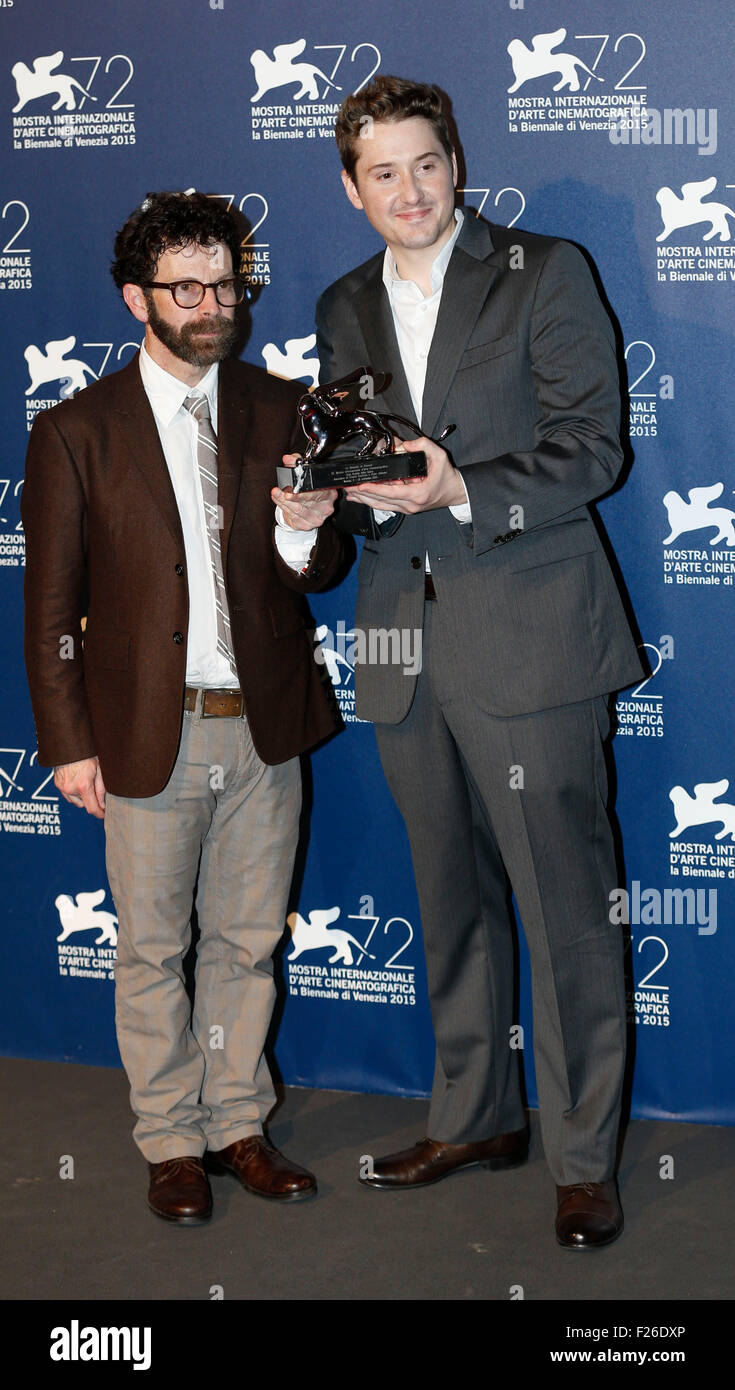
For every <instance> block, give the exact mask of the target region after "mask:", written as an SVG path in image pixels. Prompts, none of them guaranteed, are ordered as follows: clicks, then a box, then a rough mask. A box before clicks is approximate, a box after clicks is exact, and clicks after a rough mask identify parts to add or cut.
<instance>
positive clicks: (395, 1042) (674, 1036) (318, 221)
mask: <svg viewBox="0 0 735 1390" xmlns="http://www.w3.org/2000/svg"><path fill="white" fill-rule="evenodd" d="M0 35H1V37H2V54H3V57H2V60H1V62H0V150H1V151H2V154H1V156H0V157H1V161H2V162H1V166H0V167H1V169H2V183H1V186H0V314H2V321H3V372H2V381H1V383H0V392H1V393H2V406H3V420H4V430H3V436H2V454H1V455H0V475H1V476H0V594H1V595H2V612H3V624H2V669H3V686H4V689H3V699H2V705H1V706H0V717H1V719H2V726H1V727H0V745H2V746H0V826H1V827H2V834H1V835H0V855H1V856H2V858H1V864H2V875H3V906H2V918H3V920H2V969H1V970H0V997H1V1002H2V1007H1V1009H0V1020H1V1022H0V1046H1V1047H2V1049H3V1051H5V1052H6V1053H9V1054H14V1055H19V1056H29V1057H45V1058H55V1059H62V1058H63V1059H76V1060H79V1061H86V1062H95V1063H108V1064H111V1065H118V1064H119V1059H118V1054H117V1048H116V1043H115V1037H114V1028H113V1014H112V997H113V985H112V965H113V960H114V947H115V923H114V905H113V903H112V899H111V895H110V891H109V887H108V884H107V881H106V878H105V872H104V846H103V830H102V826H101V825H100V823H99V822H97V821H92V820H91V819H90V818H88V817H87V816H86V815H83V814H82V813H80V812H78V811H76V810H74V809H73V808H71V807H69V806H68V805H67V804H66V803H65V802H64V801H63V800H61V799H60V798H59V797H58V795H57V794H56V791H55V788H54V786H53V782H52V780H51V774H50V772H49V770H48V769H43V768H40V767H38V766H37V762H36V747H35V736H34V729H33V720H32V715H31V709H30V703H29V699H28V695H27V690H26V685H25V676H24V668H23V655H22V581H23V564H24V549H23V532H22V528H21V526H20V519H19V494H20V489H21V487H22V480H23V466H24V455H25V447H26V443H27V431H28V429H29V428H30V425H31V423H32V420H33V417H34V415H35V414H36V412H37V411H38V410H42V409H46V408H48V407H49V406H51V405H53V404H54V403H55V402H56V401H58V400H59V398H60V397H61V396H62V395H64V394H69V393H73V392H74V391H76V390H80V389H84V386H85V385H86V384H88V383H89V382H90V381H91V380H94V379H96V378H98V377H100V376H102V375H103V374H106V373H109V372H112V371H115V370H116V369H117V368H118V367H119V366H120V365H121V364H122V363H123V362H124V361H126V360H127V359H128V357H129V355H130V354H131V353H132V352H133V351H134V350H135V346H136V345H137V343H138V342H139V340H140V334H139V328H138V325H137V324H136V323H135V322H134V321H133V319H132V318H131V317H130V316H129V315H128V313H127V311H126V310H125V308H124V306H123V305H122V302H121V300H120V298H119V297H118V294H117V292H116V290H115V289H114V286H113V284H112V281H111V279H110V277H109V275H108V270H107V267H108V264H109V259H110V255H111V250H112V243H113V239H114V235H115V232H116V230H117V228H118V227H119V226H120V225H121V224H122V222H123V221H124V220H125V218H126V217H127V215H128V214H129V212H130V211H131V210H132V209H133V208H134V207H135V206H136V205H137V204H138V203H139V202H140V201H141V199H142V197H143V196H144V194H145V193H146V192H147V191H149V190H152V189H162V188H171V189H186V188H197V189H200V190H202V191H204V192H207V193H210V194H211V195H212V196H216V197H219V198H221V199H223V200H224V201H225V202H227V203H228V204H230V205H234V206H237V207H239V208H241V209H242V210H243V211H244V213H245V215H246V217H247V218H248V219H249V222H250V225H251V229H252V230H251V232H250V234H249V237H248V239H247V242H246V245H245V248H244V251H245V264H246V269H247V273H248V274H249V276H250V278H251V280H252V282H253V283H254V284H257V285H258V286H259V287H260V288H259V292H258V297H257V300H256V302H255V304H254V307H253V313H252V333H251V336H250V339H249V342H248V344H247V347H246V349H245V353H244V355H245V356H246V357H247V358H248V359H249V360H251V361H253V362H257V363H260V364H267V365H268V367H269V369H270V370H273V371H276V372H278V373H280V374H281V375H285V376H291V377H294V378H296V377H298V378H302V379H303V380H305V381H307V382H309V383H311V382H312V381H314V380H315V373H316V370H317V364H316V361H315V354H314V336H313V335H314V329H313V306H314V303H315V300H316V297H317V295H318V293H319V292H320V290H321V289H322V288H324V286H325V285H326V284H328V283H329V282H330V281H331V280H333V279H334V278H335V277H336V276H337V275H339V274H341V273H342V272H344V271H346V270H347V269H349V268H350V267H351V266H353V265H355V264H357V263H358V262H360V261H362V260H364V259H365V258H366V257H367V256H368V255H370V254H372V253H373V252H374V251H375V250H376V249H378V248H377V243H376V239H375V234H374V233H373V232H372V229H371V228H370V227H369V225H368V223H367V222H366V220H365V218H364V217H363V216H362V214H357V213H355V212H354V211H353V210H352V209H351V207H350V206H349V204H348V202H347V200H346V198H345V197H344V194H343V192H342V188H341V184H340V180H339V161H338V158H337V153H336V147H335V144H334V140H333V137H332V134H331V128H332V122H333V117H334V112H335V110H336V107H337V105H338V103H339V101H340V100H341V97H342V95H343V94H344V93H345V92H347V91H348V90H350V89H352V90H354V89H355V88H357V87H358V86H360V85H362V84H364V83H365V82H366V81H367V80H368V79H369V77H370V76H371V75H372V73H373V72H377V71H381V72H393V73H399V74H402V75H406V76H413V77H416V78H419V79H422V80H429V81H434V82H436V83H438V84H439V85H440V86H442V87H443V88H444V89H445V90H446V91H447V92H448V93H449V94H450V96H451V98H452V101H453V111H454V116H455V119H456V122H457V126H458V130H459V133H460V138H461V145H462V156H463V158H462V178H461V183H462V187H463V192H462V193H461V194H460V198H461V201H463V202H464V203H465V204H466V205H467V206H468V207H469V208H473V209H475V210H476V211H478V212H481V213H482V214H483V215H484V216H486V217H488V218H489V219H490V220H495V221H499V222H502V223H505V224H513V225H515V224H518V225H520V226H522V227H524V228H528V229H530V230H532V231H538V232H544V233H550V234H554V235H559V236H563V237H569V238H571V239H573V240H575V241H578V242H580V243H581V244H582V245H584V246H585V247H586V248H587V249H588V250H589V252H590V253H591V255H592V256H593V258H594V260H595V262H596V264H597V266H598V268H599V271H600V275H601V277H602V281H603V284H604V286H605V289H606V292H607V295H608V297H609V300H610V304H611V306H612V309H613V311H614V314H615V315H616V317H617V319H618V321H619V324H620V330H621V343H622V347H623V348H624V352H625V360H626V366H627V373H628V381H629V393H630V402H629V409H630V434H631V443H632V446H633V449H634V451H635V463H634V466H633V468H632V471H631V474H630V478H629V480H628V481H627V483H626V485H625V487H624V488H623V489H622V490H620V491H619V492H617V493H616V494H615V495H614V496H613V497H611V498H609V499H607V500H606V501H605V502H603V503H602V504H601V507H600V513H601V515H602V517H603V519H604V523H605V525H606V527H607V530H608V532H609V535H610V537H611V539H612V541H613V544H614V548H615V550H616V552H617V555H618V558H619V561H620V565H621V568H622V571H623V574H624V576H625V580H626V582H627V587H628V590H629V592H630V595H631V598H632V601H633V604H634V607H635V611H636V614H637V617H638V622H639V625H640V629H641V632H642V636H643V640H644V642H645V643H646V646H647V648H648V652H649V657H650V660H651V666H652V670H653V672H654V674H653V676H652V677H651V679H650V680H649V681H648V682H647V683H645V684H644V685H642V686H641V687H639V688H638V689H635V690H632V691H627V692H625V693H624V695H623V696H622V697H621V699H620V700H619V705H618V711H619V731H618V736H617V738H616V740H615V747H616V758H617V767H618V784H619V789H618V801H617V808H618V816H619V820H620V823H621V827H622V831H623V837H624V843H625V849H626V870H627V883H628V891H629V902H628V903H627V907H628V909H629V916H630V924H631V938H632V940H631V947H630V949H631V953H632V961H631V971H632V981H633V984H634V990H633V992H632V995H631V999H630V1011H631V1017H632V1018H635V1020H636V1023H637V1024H638V1025H639V1026H638V1027H637V1028H636V1029H635V1033H636V1043H637V1048H636V1052H637V1056H636V1073H635V1087H634V1098H633V1109H634V1113H635V1114H637V1115H649V1116H675V1117H677V1118H681V1119H697V1120H705V1121H715V1122H721V1123H723V1122H728V1123H732V1122H733V1120H735V1108H734V1106H733V1097H732V1088H731V1086H729V1085H728V1079H729V1078H728V1063H729V1060H730V1058H731V1056H732V1048H733V1036H732V1034H733V1025H732V1012H731V1010H730V1007H729V992H730V983H729V981H730V979H731V978H732V975H733V964H734V962H733V944H732V925H731V924H732V919H733V906H734V903H735V882H734V880H735V793H734V792H733V791H731V790H730V789H729V787H728V782H729V781H735V753H734V752H733V739H732V716H731V705H732V696H731V687H732V680H731V674H732V657H731V647H730V640H729V634H730V631H731V628H732V617H733V605H734V604H735V587H734V586H733V576H734V575H735V510H734V509H733V495H734V488H735V482H734V475H733V464H732V456H733V449H732V431H731V416H732V406H731V389H730V379H731V370H732V362H733V357H732V334H733V328H732V309H731V306H732V296H733V281H735V239H734V237H733V228H734V227H735V211H733V206H732V205H733V204H734V203H735V160H734V158H733V138H732V137H733V95H732V92H733V83H732V67H731V64H732V58H731V54H732V42H733V37H734V35H733V16H732V12H731V9H730V7H729V5H727V4H723V3H722V2H721V0H700V3H699V4H698V5H697V6H695V7H693V6H691V5H689V4H685V3H684V0H647V3H646V4H645V5H643V4H641V3H640V0H615V3H611V2H610V0H607V3H605V2H604V0H558V3H557V0H547V3H545V4H544V5H543V6H539V5H537V4H534V3H533V0H529V3H528V4H526V5H524V3H523V0H457V2H456V3H455V4H454V5H453V6H452V7H451V8H449V7H436V8H435V9H434V10H433V11H432V12H431V13H430V14H428V15H427V11H426V7H425V5H423V4H421V3H418V0H403V2H402V3H401V5H400V6H397V5H396V4H395V3H394V2H393V0H374V2H373V3H372V4H371V5H370V6H367V7H366V6H356V7H354V8H353V10H352V11H349V10H348V9H346V8H345V7H344V6H343V5H338V4H337V3H336V0H315V3H314V4H313V5H312V6H310V7H309V8H308V9H305V8H304V7H303V6H302V5H297V4H294V3H291V2H290V0H274V3H273V4H272V5H270V6H269V7H267V8H266V7H262V12H261V13H259V12H258V10H257V9H256V8H255V7H253V6H251V5H246V4H245V3H243V0H221V3H220V2H219V0H175V2H174V0H158V3H157V4H155V5H150V4H149V3H143V0H119V3H118V4H117V5H116V6H115V7H114V8H112V7H110V8H107V7H103V6H101V5H100V4H99V3H98V2H96V0H77V3H76V4H75V5H74V7H73V8H72V7H69V6H67V5H65V4H64V3H63V0H0ZM354 588H355V585H354V574H352V575H350V576H349V577H348V579H347V580H346V581H345V583H344V584H343V585H342V586H341V587H340V588H339V589H337V590H334V591H332V592H331V593H329V594H325V595H321V596H318V598H316V599H315V600H314V601H313V604H312V609H313V612H314V617H315V620H316V623H317V624H318V631H317V638H318V640H319V642H320V643H321V648H322V652H323V656H324V659H325V660H326V662H327V667H328V670H329V672H330V675H331V677H332V679H333V682H334V685H335V688H336V691H337V695H338V698H339V701H340V704H341V707H342V710H343V713H344V715H345V717H346V719H347V721H348V727H347V730H346V732H345V733H343V734H342V735H341V736H340V737H339V738H338V739H337V740H335V741H333V742H332V743H331V744H330V745H329V746H327V747H325V748H323V749H322V750H320V751H319V752H318V754H316V755H315V756H314V758H313V760H312V764H313V782H314V807H313V817H312V826H311V840H310V845H309V853H308V858H307V862H306V872H305V876H304V880H303V886H302V891H301V897H300V902H299V917H298V918H295V919H294V921H293V926H294V927H295V931H294V935H293V940H289V941H288V943H287V945H286V948H285V950H284V953H283V960H282V964H281V967H280V969H281V971H282V975H283V980H284V982H285V985H286V989H287V997H286V1001H285V1007H284V1010H283V1016H282V1019H281V1024H280V1032H279V1036H278V1043H277V1057H278V1060H279V1063H280V1067H281V1071H282V1073H283V1076H284V1079H285V1080H286V1081H287V1082H293V1083H299V1084H308V1085H317V1086H320V1085H323V1086H330V1087H338V1088H339V1087H342V1088H346V1089H354V1090H385V1091H393V1092H397V1093H399V1094H403V1095H424V1094H426V1093H427V1092H428V1090H429V1087H430V1082H431V1074H432V1067H433V1040H432V1032H431V1022H430V1017H429V1011H428V1005H427V999H426V986H425V973H424V964H423V948H422V942H421V931H420V922H419V918H418V910H417V904H416V896H415V889H414V884H413V878H412V872H411V867H410V859H409V854H408V849H407V843H406V839H405V833H404V830H403V826H402V822H401V821H400V819H399V817H398V815H397V812H396V811H395V808H394V807H393V804H392V801H391V799H390V797H389V795H388V792H387V789H386V787H385V784H384V781H383V777H382V772H381V770H380V766H379V763H378V760H377V755H376V751H375V742H374V736H373V730H372V728H371V727H370V726H369V725H365V724H361V723H358V722H356V721H355V720H354V709H353V703H352V701H353V672H352V663H351V660H350V643H349V630H350V623H351V620H352V614H353V611H354V597H355V593H354ZM86 895H92V896H91V897H87V896H86ZM625 906H626V904H625V903H623V904H621V916H623V915H624V912H623V908H624V907H625ZM334 909H338V913H336V912H333V911H332V910H334ZM328 910H329V916H330V919H331V920H329V921H328V920H326V919H324V918H320V916H319V914H320V913H321V912H325V911H328ZM111 914H112V915H111ZM320 933H321V934H320ZM345 933H347V935H345ZM521 956H522V972H521V974H522V979H521V986H522V988H521V1014H520V1019H519V1021H520V1023H522V1024H523V1026H524V1036H525V1052H524V1055H525V1061H526V1075H527V1080H528V1090H529V1098H530V1100H531V1102H532V1103H535V1083H534V1076H533V1065H532V1047H531V1042H532V1037H531V1020H530V1007H529V993H530V991H529V987H528V985H529V980H528V962H527V958H526V956H525V951H524V949H523V946H521Z"/></svg>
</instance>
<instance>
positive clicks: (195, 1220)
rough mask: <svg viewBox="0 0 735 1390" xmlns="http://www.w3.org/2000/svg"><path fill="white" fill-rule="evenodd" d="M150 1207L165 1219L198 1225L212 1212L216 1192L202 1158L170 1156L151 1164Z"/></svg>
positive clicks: (182, 1224)
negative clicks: (211, 1188)
mask: <svg viewBox="0 0 735 1390" xmlns="http://www.w3.org/2000/svg"><path fill="white" fill-rule="evenodd" d="M148 1167H149V1169H150V1173H151V1181H150V1187H149V1188H148V1206H149V1207H150V1209H151V1211H153V1212H155V1214H156V1216H162V1217H163V1219H164V1221H176V1222H178V1224H179V1226H197V1225H198V1224H199V1223H200V1222H201V1221H208V1220H209V1218H210V1216H211V1215H212V1194H211V1192H210V1190H209V1183H208V1182H207V1175H206V1173H205V1171H204V1168H203V1166H202V1160H201V1159H200V1158H194V1157H193V1156H192V1155H187V1156H186V1157H184V1158H167V1159H165V1160H164V1162H163V1163H149V1164H148Z"/></svg>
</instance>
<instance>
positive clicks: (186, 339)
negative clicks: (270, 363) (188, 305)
mask: <svg viewBox="0 0 735 1390" xmlns="http://www.w3.org/2000/svg"><path fill="white" fill-rule="evenodd" d="M148 324H149V326H150V329H151V332H152V333H154V334H155V336H156V337H157V338H158V340H159V342H161V343H163V345H164V347H167V348H168V350H169V352H172V353H173V354H174V356H175V357H178V358H180V360H181V361H182V362H188V363H189V365H190V366H192V367H211V365H212V363H213V362H221V361H222V360H223V358H225V357H228V356H229V354H230V353H231V351H232V349H233V347H234V346H235V343H236V342H237V338H238V332H239V330H238V327H237V324H236V323H235V322H234V320H233V319H226V318H225V317H224V315H223V314H216V315H215V314H210V315H207V316H205V317H204V318H198V319H193V320H192V322H191V323H187V324H184V326H183V328H174V327H173V326H172V324H170V323H167V322H166V320H165V319H163V318H161V315H160V314H159V312H158V310H157V309H156V306H155V304H154V303H153V298H152V296H151V299H150V301H149V303H148ZM203 328H204V329H206V331H207V333H210V332H211V333H213V335H214V336H212V337H211V338H210V337H206V338H205V337H204V336H203V332H202V329H203Z"/></svg>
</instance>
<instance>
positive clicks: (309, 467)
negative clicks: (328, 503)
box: [276, 450, 427, 492]
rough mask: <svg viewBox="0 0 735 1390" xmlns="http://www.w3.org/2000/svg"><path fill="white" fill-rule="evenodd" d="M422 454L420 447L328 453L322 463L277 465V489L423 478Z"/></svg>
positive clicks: (305, 489)
mask: <svg viewBox="0 0 735 1390" xmlns="http://www.w3.org/2000/svg"><path fill="white" fill-rule="evenodd" d="M426 471H427V470H426V454H425V453H424V452H423V451H422V450H416V451H415V452H414V451H412V452H411V453H405V454H391V453H387V454H369V455H368V456H367V458H362V459H360V458H356V457H355V455H354V454H341V455H340V454H331V455H330V457H329V458H328V459H325V460H324V462H323V463H321V462H320V463H318V464H312V463H297V464H295V466H294V467H293V468H283V467H281V468H277V469H276V474H277V479H278V486H279V487H280V488H287V487H292V488H293V490H294V492H317V491H318V490H319V489H320V488H323V487H354V486H355V485H356V484H357V483H385V482H400V481H402V480H403V479H408V478H425V477H426Z"/></svg>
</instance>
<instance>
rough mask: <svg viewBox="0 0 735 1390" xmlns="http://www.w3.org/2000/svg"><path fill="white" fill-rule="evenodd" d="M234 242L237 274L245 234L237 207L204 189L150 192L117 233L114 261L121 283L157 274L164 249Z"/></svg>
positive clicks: (117, 280) (140, 281) (114, 272)
mask: <svg viewBox="0 0 735 1390" xmlns="http://www.w3.org/2000/svg"><path fill="white" fill-rule="evenodd" d="M216 242H222V243H223V244H224V245H225V246H229V248H230V251H231V253H232V265H233V269H234V272H235V274H236V275H237V274H238V272H239V270H240V265H241V260H242V248H241V242H242V236H241V233H240V229H239V227H238V224H237V221H236V219H235V216H234V215H233V213H231V212H228V211H227V209H226V208H225V207H223V205H222V203H219V202H216V201H215V200H214V199H213V198H209V197H207V195H206V194H205V193H148V194H147V196H146V197H145V198H144V199H143V202H142V203H141V205H140V207H139V208H136V209H135V212H133V213H131V215H130V217H129V218H128V220H127V222H126V223H125V225H124V226H123V227H121V228H120V231H119V232H118V234H117V236H116V237H115V259H114V260H113V262H112V264H111V266H110V274H111V275H112V278H113V280H114V281H115V284H116V285H117V287H118V289H122V287H123V285H128V284H131V285H144V284H145V283H146V281H148V280H155V278H156V269H157V266H158V262H159V260H160V258H161V256H162V255H163V253H164V251H170V250H174V251H176V250H179V249H180V248H181V247H182V246H191V245H195V246H212V245H214V244H215V243H216Z"/></svg>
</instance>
